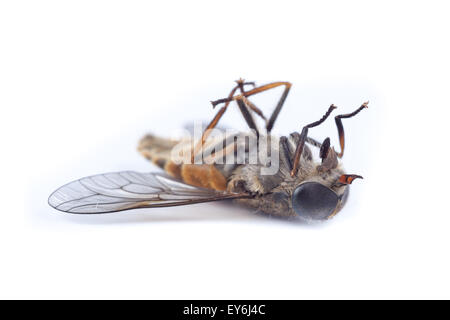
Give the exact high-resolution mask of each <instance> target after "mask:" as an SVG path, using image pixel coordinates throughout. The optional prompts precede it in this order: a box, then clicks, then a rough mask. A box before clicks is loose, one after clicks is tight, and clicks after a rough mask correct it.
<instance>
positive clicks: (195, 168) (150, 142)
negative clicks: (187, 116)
mask: <svg viewBox="0 0 450 320" xmlns="http://www.w3.org/2000/svg"><path fill="white" fill-rule="evenodd" d="M177 143H179V141H176V140H170V139H164V138H159V137H155V136H153V135H147V136H145V137H144V138H142V139H141V141H140V142H139V146H138V150H139V152H140V153H141V154H142V155H143V156H144V157H145V158H147V159H148V160H150V161H152V162H153V163H154V164H155V165H157V166H158V167H160V168H162V169H164V171H166V172H167V173H168V174H169V175H171V176H172V177H174V178H177V179H179V180H181V181H183V182H184V183H186V184H189V185H193V186H196V187H202V188H208V189H215V190H220V191H225V190H226V189H227V179H226V178H225V176H224V175H223V174H222V172H221V171H219V170H218V169H217V168H216V166H215V165H209V164H181V165H178V164H175V163H174V162H173V161H171V160H170V156H171V150H172V148H173V147H174V146H175V145H176V144H177Z"/></svg>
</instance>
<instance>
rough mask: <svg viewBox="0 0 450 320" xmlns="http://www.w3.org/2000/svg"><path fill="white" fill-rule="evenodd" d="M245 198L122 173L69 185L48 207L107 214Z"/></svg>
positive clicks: (154, 175)
mask: <svg viewBox="0 0 450 320" xmlns="http://www.w3.org/2000/svg"><path fill="white" fill-rule="evenodd" d="M247 196H248V194H242V193H229V192H221V191H216V190H210V189H202V188H197V187H193V186H190V185H186V184H184V183H181V182H179V181H177V180H174V179H172V178H170V177H168V176H166V175H164V174H158V173H140V172H134V171H123V172H114V173H106V174H99V175H95V176H90V177H86V178H82V179H79V180H76V181H73V182H70V183H68V184H66V185H64V186H62V187H61V188H59V189H58V190H56V191H55V192H53V193H52V194H51V195H50V197H49V199H48V203H49V204H50V206H52V207H53V208H55V209H57V210H60V211H63V212H69V213H108V212H116V211H123V210H129V209H137V208H154V207H171V206H180V205H187V204H194V203H201V202H209V201H218V200H225V199H233V198H241V197H247Z"/></svg>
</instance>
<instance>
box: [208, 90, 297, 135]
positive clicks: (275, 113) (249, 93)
mask: <svg viewBox="0 0 450 320" xmlns="http://www.w3.org/2000/svg"><path fill="white" fill-rule="evenodd" d="M280 86H285V89H284V91H283V94H282V95H281V98H280V100H279V101H278V103H277V106H276V107H275V110H274V111H273V112H272V115H271V116H270V118H269V121H267V124H266V129H267V132H270V131H271V130H272V128H273V125H274V123H275V120H276V119H277V117H278V114H279V113H280V111H281V108H282V107H283V104H284V101H285V100H286V97H287V95H288V93H289V90H290V89H291V86H292V84H291V83H290V82H273V83H269V84H266V85H263V86H260V87H257V88H254V89H252V90H249V91H247V92H242V95H243V96H244V97H245V98H248V97H250V96H252V95H255V94H257V93H260V92H264V91H267V90H270V89H273V88H276V87H280ZM230 100H236V97H233V96H231V97H228V98H225V99H220V100H216V101H212V102H211V103H212V104H213V106H216V105H217V104H219V103H227V102H228V101H230ZM248 105H249V104H248ZM252 105H253V104H252ZM252 105H249V107H250V108H251V109H253V106H254V105H253V106H252ZM254 107H256V106H254ZM258 110H259V109H258ZM254 111H255V110H254ZM255 112H256V113H258V112H257V111H255Z"/></svg>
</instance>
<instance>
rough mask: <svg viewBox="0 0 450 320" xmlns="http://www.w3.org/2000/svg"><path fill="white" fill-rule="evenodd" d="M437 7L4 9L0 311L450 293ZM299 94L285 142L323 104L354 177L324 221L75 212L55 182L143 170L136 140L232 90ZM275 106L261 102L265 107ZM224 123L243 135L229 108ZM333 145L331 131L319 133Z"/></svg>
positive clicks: (182, 120)
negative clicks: (340, 119)
mask: <svg viewBox="0 0 450 320" xmlns="http://www.w3.org/2000/svg"><path fill="white" fill-rule="evenodd" d="M448 12H449V8H448V7H447V6H446V2H445V1H376V2H364V1H314V3H313V2H308V3H302V2H300V1H291V2H289V1H226V2H218V1H204V2H200V1H179V2H175V1H164V2H156V1H155V2H154V3H153V2H148V1H70V2H69V1H39V2H37V1H2V2H1V4H0V106H1V111H2V112H1V117H0V119H1V126H0V128H1V129H0V130H1V135H0V136H1V146H2V151H3V152H2V155H1V160H0V161H1V164H2V166H1V168H2V175H1V184H0V185H1V195H2V197H1V200H2V210H1V211H0V212H1V214H0V216H1V218H0V298H188V299H189V298H209V299H213V298H252V299H259V298H264V299H266V298H270V299H279V298H287V299H294V298H295V299H299V298H450V292H449V286H450V275H449V268H450V257H449V245H450V235H449V232H450V231H449V229H450V212H449V209H448V208H449V203H448V186H447V180H448V171H449V170H448V168H446V165H447V164H448V159H449V152H448V135H449V133H448V132H449V130H448V128H449V125H448V120H447V119H448V112H449V110H450V108H449V107H450V105H449V97H448V94H449V74H450V62H449V57H450V50H449V41H448V31H449V30H450V22H449V19H448ZM239 77H244V78H246V79H248V80H255V81H257V83H258V84H263V83H266V82H271V81H277V80H285V81H290V82H292V83H293V87H292V90H291V93H290V95H289V97H288V99H287V102H286V105H285V108H284V109H283V111H282V113H281V116H280V118H279V119H278V122H277V123H276V133H282V134H288V133H290V132H292V131H294V130H300V129H301V126H303V125H305V124H306V123H309V122H312V121H315V120H317V119H318V118H320V117H321V116H322V114H323V113H324V111H325V110H326V108H327V107H328V106H329V104H331V103H334V104H336V105H337V106H338V107H339V109H338V110H337V111H336V113H337V112H343V113H345V112H350V111H353V109H355V108H356V107H358V106H359V105H360V104H361V103H362V102H363V101H365V100H370V105H369V109H368V110H364V111H363V112H361V114H359V115H358V116H357V117H355V118H354V119H349V120H345V122H344V126H345V128H346V133H347V136H346V137H347V149H346V154H345V157H344V165H345V167H346V169H347V170H348V171H349V172H350V173H356V174H361V175H363V176H364V177H365V179H364V180H362V181H361V180H359V181H356V182H355V183H354V185H352V193H351V197H350V200H349V203H348V205H347V206H346V207H345V209H344V210H343V211H342V212H341V213H340V214H339V215H338V216H337V217H336V218H335V219H334V220H332V221H329V222H326V223H323V224H320V225H313V226H309V225H303V224H298V223H292V222H284V221H278V220H274V219H268V218H265V217H261V216H255V215H254V214H252V213H251V212H248V211H246V210H243V209H239V208H234V207H233V206H229V205H223V204H202V205H197V206H192V207H184V208H183V207H180V208H174V209H172V208H168V209H154V210H142V211H134V212H125V213H118V214H111V215H103V216H71V215H65V214H61V213H58V212H56V211H55V210H53V209H51V208H50V207H49V206H48V205H47V203H46V201H47V197H48V195H49V194H50V193H51V192H52V191H53V190H54V189H55V188H57V187H59V186H60V185H62V184H64V183H66V182H68V181H71V180H73V179H76V178H79V177H82V176H86V175H91V174H95V173H102V172H110V171H118V170H130V169H131V170H137V171H153V170H157V168H155V167H153V166H152V165H151V164H149V163H148V162H147V161H145V160H144V159H142V158H141V156H140V155H139V154H138V153H137V152H136V144H137V141H138V139H139V138H140V137H141V136H142V135H143V134H145V133H146V132H153V133H158V134H162V135H171V134H173V133H174V131H176V129H178V128H180V127H182V126H183V125H184V124H186V123H188V122H189V121H193V120H205V121H207V120H209V119H211V117H212V116H213V115H214V112H213V110H212V108H211V106H210V104H209V101H210V100H214V99H217V98H222V97H224V96H226V95H227V94H228V91H229V90H230V89H231V87H232V85H233V80H236V79H237V78H239ZM276 94H280V92H279V91H277V92H275V91H274V93H273V94H267V95H264V96H263V95H262V96H261V97H258V99H255V102H257V103H258V105H259V106H260V107H261V108H263V109H264V110H265V111H266V113H268V112H269V110H270V109H271V108H272V107H273V106H274V103H275V100H276ZM223 124H225V125H227V124H228V125H230V126H233V127H235V128H242V129H243V128H245V126H244V122H243V121H242V120H241V119H240V116H239V114H238V112H237V110H236V108H230V110H229V111H228V113H227V114H226V116H225V117H224V121H223ZM310 132H311V135H312V136H313V137H316V138H318V139H324V138H325V137H326V136H330V137H331V138H332V141H333V142H334V143H335V144H336V142H337V139H336V128H335V127H334V123H333V121H332V120H329V121H327V122H326V124H324V125H323V126H322V127H320V128H315V129H313V130H311V131H310Z"/></svg>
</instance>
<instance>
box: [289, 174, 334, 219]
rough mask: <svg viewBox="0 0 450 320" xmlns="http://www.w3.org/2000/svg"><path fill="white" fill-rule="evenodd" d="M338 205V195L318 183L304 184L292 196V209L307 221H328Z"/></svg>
mask: <svg viewBox="0 0 450 320" xmlns="http://www.w3.org/2000/svg"><path fill="white" fill-rule="evenodd" d="M337 204H338V196H337V194H336V193H335V192H334V191H333V190H331V189H330V188H328V187H326V186H324V185H323V184H320V183H318V182H305V183H302V184H301V185H299V186H298V187H297V188H296V189H295V190H294V193H293V195H292V208H293V209H294V211H295V213H297V214H298V215H299V216H300V217H302V218H304V219H306V220H324V219H327V218H328V217H329V216H330V215H331V214H332V213H333V212H334V210H335V209H336V206H337Z"/></svg>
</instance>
